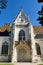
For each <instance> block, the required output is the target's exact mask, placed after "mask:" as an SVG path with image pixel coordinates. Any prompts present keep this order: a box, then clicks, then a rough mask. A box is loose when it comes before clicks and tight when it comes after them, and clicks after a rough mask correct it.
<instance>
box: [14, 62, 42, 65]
mask: <svg viewBox="0 0 43 65" xmlns="http://www.w3.org/2000/svg"><path fill="white" fill-rule="evenodd" d="M38 64H43V62H41V63H25V62H23V63H22V62H19V63H18V62H17V63H14V65H38Z"/></svg>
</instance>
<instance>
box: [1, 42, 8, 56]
mask: <svg viewBox="0 0 43 65" xmlns="http://www.w3.org/2000/svg"><path fill="white" fill-rule="evenodd" d="M1 54H2V55H8V43H7V42H4V43H3V45H2V52H1Z"/></svg>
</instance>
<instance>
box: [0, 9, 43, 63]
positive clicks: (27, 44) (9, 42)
mask: <svg viewBox="0 0 43 65" xmlns="http://www.w3.org/2000/svg"><path fill="white" fill-rule="evenodd" d="M7 61H8V62H9V61H11V62H12V63H14V62H43V26H32V24H31V22H30V20H29V18H28V17H27V16H26V14H25V13H24V11H23V9H21V10H20V12H19V13H18V16H17V17H16V18H15V20H14V22H13V24H11V25H4V26H0V62H7Z"/></svg>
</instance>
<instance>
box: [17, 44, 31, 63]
mask: <svg viewBox="0 0 43 65" xmlns="http://www.w3.org/2000/svg"><path fill="white" fill-rule="evenodd" d="M17 61H18V62H31V50H30V47H28V46H27V44H26V45H25V44H21V45H18V46H17Z"/></svg>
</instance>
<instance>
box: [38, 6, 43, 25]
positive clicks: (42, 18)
mask: <svg viewBox="0 0 43 65" xmlns="http://www.w3.org/2000/svg"><path fill="white" fill-rule="evenodd" d="M38 15H39V17H38V19H37V21H39V24H41V25H42V26H43V5H42V8H41V10H40V11H38Z"/></svg>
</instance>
